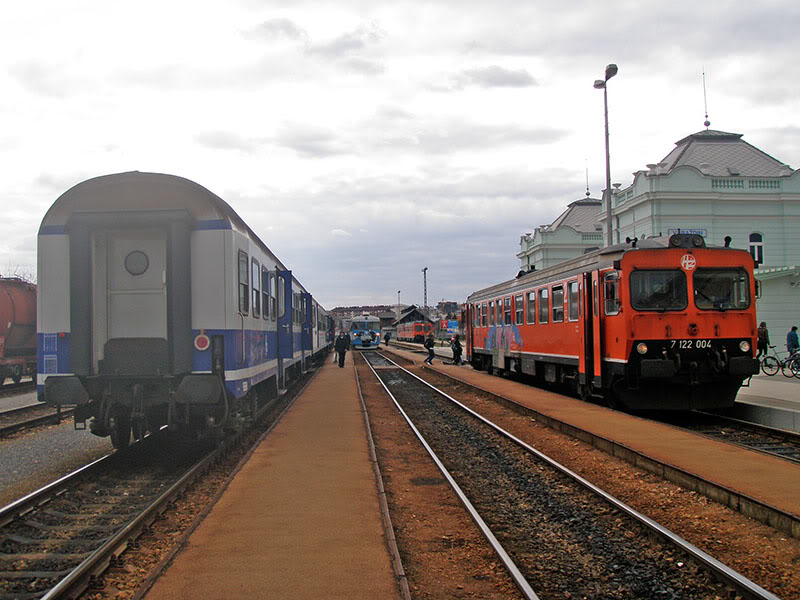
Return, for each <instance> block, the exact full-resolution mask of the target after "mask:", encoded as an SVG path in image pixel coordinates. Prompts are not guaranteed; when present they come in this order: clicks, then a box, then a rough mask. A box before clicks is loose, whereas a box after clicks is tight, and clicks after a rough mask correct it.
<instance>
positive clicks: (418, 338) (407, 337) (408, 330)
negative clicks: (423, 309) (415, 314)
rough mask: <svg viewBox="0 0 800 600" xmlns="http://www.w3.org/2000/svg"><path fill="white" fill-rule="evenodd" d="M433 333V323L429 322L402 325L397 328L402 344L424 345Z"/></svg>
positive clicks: (398, 337)
mask: <svg viewBox="0 0 800 600" xmlns="http://www.w3.org/2000/svg"><path fill="white" fill-rule="evenodd" d="M432 333H433V323H431V322H429V321H414V322H411V323H401V324H400V325H398V326H397V339H398V340H399V341H401V342H417V343H422V342H423V341H424V340H425V338H426V337H428V334H432Z"/></svg>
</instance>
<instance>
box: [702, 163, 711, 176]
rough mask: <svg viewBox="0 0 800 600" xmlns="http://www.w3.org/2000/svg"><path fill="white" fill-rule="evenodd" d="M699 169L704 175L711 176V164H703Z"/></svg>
mask: <svg viewBox="0 0 800 600" xmlns="http://www.w3.org/2000/svg"><path fill="white" fill-rule="evenodd" d="M699 169H700V172H701V173H702V174H703V175H711V163H707V162H701V163H700V165H699Z"/></svg>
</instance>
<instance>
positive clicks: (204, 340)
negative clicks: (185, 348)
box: [194, 333, 211, 352]
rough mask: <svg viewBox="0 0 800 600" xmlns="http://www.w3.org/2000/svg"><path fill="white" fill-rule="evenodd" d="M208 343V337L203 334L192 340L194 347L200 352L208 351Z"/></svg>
mask: <svg viewBox="0 0 800 600" xmlns="http://www.w3.org/2000/svg"><path fill="white" fill-rule="evenodd" d="M210 343H211V342H210V341H209V339H208V336H207V335H206V334H205V333H201V334H200V335H198V336H197V337H196V338H194V347H195V348H197V349H198V350H200V351H201V352H202V351H203V350H208V346H209V345H210Z"/></svg>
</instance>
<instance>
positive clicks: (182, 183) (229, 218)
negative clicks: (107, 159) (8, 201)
mask: <svg viewBox="0 0 800 600" xmlns="http://www.w3.org/2000/svg"><path fill="white" fill-rule="evenodd" d="M175 209H183V210H186V211H187V212H188V213H189V215H190V216H191V217H192V218H193V219H194V222H195V228H196V229H235V230H237V231H240V232H242V233H245V234H246V235H247V236H248V237H249V238H250V239H251V240H253V242H254V243H255V244H257V245H258V246H259V247H260V248H261V249H262V250H263V251H264V252H265V253H266V254H268V255H269V256H271V257H272V258H273V259H275V262H276V263H277V264H278V265H279V266H280V267H281V269H283V270H287V268H286V266H285V265H284V264H283V262H281V260H280V259H279V258H278V257H277V256H275V254H274V253H273V252H272V251H271V250H270V249H269V247H267V245H266V244H265V243H264V242H263V241H262V240H261V238H259V237H258V235H256V233H255V232H254V231H253V230H252V229H251V228H250V226H249V225H247V223H245V222H244V219H242V218H241V217H240V216H239V215H238V214H237V213H236V211H235V210H233V208H231V205H230V204H228V203H227V202H225V200H223V199H222V198H220V197H219V196H217V195H216V194H214V193H213V192H211V191H209V190H208V189H206V188H205V187H203V186H202V185H200V184H198V183H195V182H194V181H191V180H190V179H186V178H185V177H179V176H177V175H167V174H164V173H142V172H140V171H129V172H126V173H114V174H111V175H102V176H100V177H93V178H92V179H87V180H86V181H83V182H81V183H79V184H77V185H75V186H73V187H71V188H70V189H68V190H67V191H66V192H64V193H63V194H61V196H59V197H58V198H57V199H56V201H55V202H54V203H53V204H52V205H51V206H50V208H49V209H48V210H47V213H46V214H45V216H44V218H43V219H42V223H41V225H40V227H39V235H43V234H47V233H63V232H65V231H66V228H67V225H68V224H69V220H70V218H71V217H72V215H73V214H75V213H89V212H112V213H113V212H123V211H128V210H152V211H159V210H161V211H166V210H175ZM292 279H293V280H294V281H295V283H297V285H299V286H300V287H302V288H303V289H304V290H305V286H303V284H302V283H300V281H299V280H298V279H297V278H296V277H295V276H294V274H292Z"/></svg>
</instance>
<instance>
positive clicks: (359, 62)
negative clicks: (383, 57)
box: [338, 56, 386, 75]
mask: <svg viewBox="0 0 800 600" xmlns="http://www.w3.org/2000/svg"><path fill="white" fill-rule="evenodd" d="M338 64H340V65H342V66H343V67H344V68H345V69H347V70H348V71H352V72H354V73H359V74H361V75H381V74H383V73H384V71H386V67H384V66H383V64H381V63H379V62H375V61H373V60H369V59H366V58H361V57H358V56H354V57H351V58H347V59H344V60H341V61H339V62H338Z"/></svg>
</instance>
